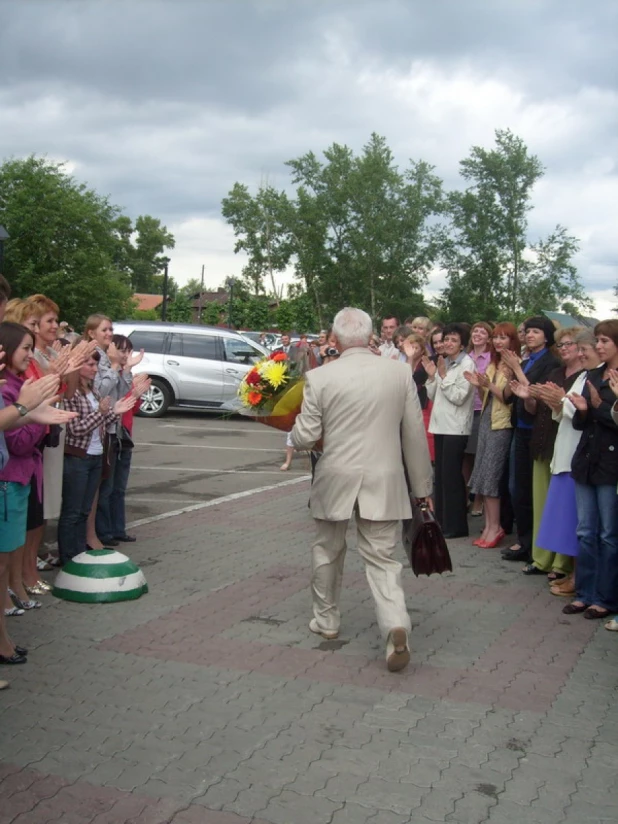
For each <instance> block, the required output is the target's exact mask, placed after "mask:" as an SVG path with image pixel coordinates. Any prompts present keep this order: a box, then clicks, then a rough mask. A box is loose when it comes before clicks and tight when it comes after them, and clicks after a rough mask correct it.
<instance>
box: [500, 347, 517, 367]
mask: <svg viewBox="0 0 618 824" xmlns="http://www.w3.org/2000/svg"><path fill="white" fill-rule="evenodd" d="M500 356H501V358H502V362H503V363H505V364H506V365H507V366H508V367H509V368H510V369H513V370H514V369H516V367H518V366H519V365H520V362H519V356H518V355H517V353H516V352H513V351H512V350H511V349H503V350H502V352H501V353H500Z"/></svg>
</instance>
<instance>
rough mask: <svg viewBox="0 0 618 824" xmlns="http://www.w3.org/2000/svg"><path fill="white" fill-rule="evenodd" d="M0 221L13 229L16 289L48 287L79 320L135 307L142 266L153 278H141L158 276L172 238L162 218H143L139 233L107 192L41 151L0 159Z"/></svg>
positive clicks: (11, 268)
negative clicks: (103, 193) (82, 180)
mask: <svg viewBox="0 0 618 824" xmlns="http://www.w3.org/2000/svg"><path fill="white" fill-rule="evenodd" d="M0 223H1V224H2V225H4V226H5V227H6V229H7V231H8V233H9V235H10V239H9V240H8V241H7V243H6V246H5V256H4V269H5V271H4V273H3V274H4V275H5V276H6V277H7V279H8V280H9V282H10V283H11V286H12V289H13V291H14V293H15V294H16V295H28V294H32V293H34V292H42V293H44V294H46V295H48V296H49V297H50V298H52V300H54V301H55V302H56V303H58V305H59V306H60V308H61V312H62V316H63V318H65V319H67V320H69V321H70V322H72V323H73V324H76V325H80V324H81V323H82V322H83V320H84V319H85V318H86V317H87V316H88V315H89V314H91V313H92V312H105V313H106V314H109V315H110V316H111V317H116V318H118V317H127V316H128V315H130V313H131V310H132V308H133V304H132V301H131V296H132V294H133V291H138V290H136V289H134V288H133V287H134V285H135V284H136V283H137V282H138V281H137V274H136V273H137V272H142V273H145V272H146V269H148V271H149V272H150V274H151V281H150V282H147V281H145V280H143V281H140V283H143V285H144V286H151V285H153V284H155V283H156V278H157V277H160V276H157V274H156V271H157V266H158V265H159V255H160V253H161V251H162V249H163V248H165V245H167V247H168V248H169V246H170V245H173V238H172V236H171V235H170V234H169V233H168V232H167V230H166V229H165V227H162V226H161V225H160V223H159V221H157V220H155V219H154V218H151V217H149V216H147V215H146V216H144V217H140V218H138V219H137V221H136V226H135V228H136V229H137V234H135V230H134V227H133V225H132V222H131V219H130V218H129V217H127V216H126V215H123V214H121V212H120V209H119V208H118V207H117V206H114V205H112V204H111V203H110V202H109V200H108V198H106V197H103V196H101V195H99V194H97V193H96V192H95V191H94V190H93V189H90V188H88V187H87V186H86V185H85V184H83V183H80V182H78V181H77V180H75V179H74V178H73V177H72V176H70V175H69V174H67V172H66V171H65V169H64V167H63V164H61V163H53V162H51V161H48V160H46V159H45V158H41V157H35V156H31V157H28V158H26V159H24V160H15V159H12V160H7V161H5V162H4V163H3V164H2V165H1V166H0ZM162 244H163V245H162ZM149 255H150V259H149V257H148V256H149ZM148 261H149V263H148ZM147 263H148V266H147ZM144 291H149V289H144ZM153 291H154V290H153ZM159 291H160V290H159Z"/></svg>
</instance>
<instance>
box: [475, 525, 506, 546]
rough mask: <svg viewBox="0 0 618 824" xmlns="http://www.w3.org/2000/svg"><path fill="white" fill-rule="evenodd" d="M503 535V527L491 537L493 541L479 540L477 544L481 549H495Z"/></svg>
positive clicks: (504, 533)
mask: <svg viewBox="0 0 618 824" xmlns="http://www.w3.org/2000/svg"><path fill="white" fill-rule="evenodd" d="M505 535H506V532H505V531H504V530H503V529H501V530H500V532H499V533H498V534H497V535H496V537H495V538H494V539H493V541H479V543H478V546H480V547H481V549H495V548H496V547H497V546H498V544H499V543H500V541H502V539H503V538H504V536H505Z"/></svg>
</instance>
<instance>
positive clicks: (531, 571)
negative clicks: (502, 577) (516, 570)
mask: <svg viewBox="0 0 618 824" xmlns="http://www.w3.org/2000/svg"><path fill="white" fill-rule="evenodd" d="M522 572H523V573H524V575H547V573H546V572H543V570H542V569H539V568H538V567H535V565H534V564H526V566H525V567H524V568H523V569H522Z"/></svg>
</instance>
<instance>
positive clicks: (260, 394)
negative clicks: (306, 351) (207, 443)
mask: <svg viewBox="0 0 618 824" xmlns="http://www.w3.org/2000/svg"><path fill="white" fill-rule="evenodd" d="M307 368H308V363H307V358H306V357H300V358H298V359H297V360H295V361H292V360H291V359H290V358H289V357H288V356H287V355H286V354H285V353H284V352H273V353H272V354H271V355H270V356H269V357H267V358H264V359H263V360H261V361H258V363H256V364H254V366H253V368H252V369H251V370H250V371H249V372H247V374H246V375H245V377H244V378H243V379H242V381H241V383H240V386H239V387H238V396H237V399H236V402H235V403H233V404H231V405H229V404H228V405H226V408H227V409H229V410H230V411H233V412H237V413H238V414H240V415H245V416H247V417H249V418H254V419H255V420H256V421H259V422H260V423H263V424H265V425H266V426H272V427H274V428H275V429H280V430H282V431H283V432H290V430H291V429H292V427H293V426H294V421H295V420H296V416H297V415H298V413H299V412H300V408H301V406H302V403H303V389H304V386H305V379H304V377H303V376H304V373H305V371H306V370H307Z"/></svg>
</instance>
